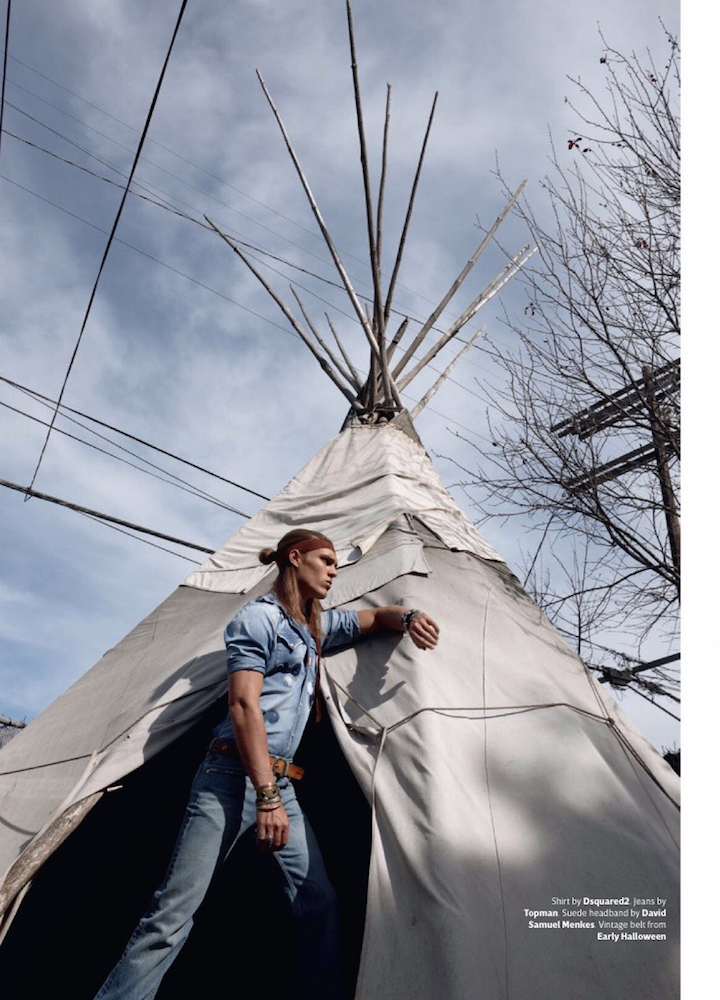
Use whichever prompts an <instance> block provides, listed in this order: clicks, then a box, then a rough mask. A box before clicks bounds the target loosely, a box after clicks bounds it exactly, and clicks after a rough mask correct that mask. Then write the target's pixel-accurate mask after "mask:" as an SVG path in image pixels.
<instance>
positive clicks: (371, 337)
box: [255, 70, 380, 359]
mask: <svg viewBox="0 0 720 1000" xmlns="http://www.w3.org/2000/svg"><path fill="white" fill-rule="evenodd" d="M255 72H256V74H257V78H258V80H259V81H260V86H261V87H262V89H263V93H264V94H265V97H266V99H267V102H268V104H269V105H270V107H271V109H272V112H273V114H274V115H275V120H276V121H277V123H278V127H279V129H280V132H281V133H282V137H283V139H284V140H285V145H286V147H287V150H288V153H289V154H290V158H291V160H292V161H293V165H294V167H295V170H296V172H297V175H298V177H299V178H300V183H301V184H302V186H303V190H304V191H305V194H306V196H307V199H308V202H309V203H310V208H311V209H312V212H313V215H314V216H315V221H316V222H317V224H318V227H319V229H320V232H321V233H322V235H323V238H324V240H325V243H326V245H327V248H328V250H329V251H330V256H331V257H332V260H333V263H334V264H335V267H336V269H337V272H338V274H339V275H340V280H341V281H342V283H343V285H344V286H345V291H346V292H347V293H348V295H349V297H350V301H351V302H352V304H353V308H354V309H355V313H356V315H357V317H358V319H359V320H360V325H361V326H362V328H363V331H364V333H365V336H366V337H367V340H368V343H369V344H370V349H371V350H372V352H373V355H374V356H376V357H377V358H378V359H379V357H380V347H379V345H378V342H377V339H376V337H375V334H374V332H373V329H372V326H371V324H370V323H368V320H367V317H366V316H365V313H364V312H363V308H362V306H361V304H360V300H359V299H358V297H357V294H356V293H355V289H354V288H353V286H352V282H351V281H350V278H349V277H348V274H347V271H346V270H345V268H344V266H343V263H342V261H341V260H340V255H339V254H338V252H337V250H336V249H335V244H334V243H333V241H332V237H331V236H330V233H329V232H328V228H327V226H326V225H325V220H324V219H323V217H322V214H321V212H320V208H319V207H318V204H317V202H316V201H315V197H314V195H313V193H312V190H311V189H310V185H309V184H308V181H307V178H306V177H305V173H304V171H303V169H302V167H301V166H300V161H299V160H298V158H297V155H296V153H295V150H294V148H293V145H292V143H291V142H290V137H289V136H288V133H287V130H286V128H285V125H284V124H283V120H282V118H281V117H280V112H279V111H278V109H277V107H276V106H275V103H274V101H273V99H272V97H271V96H270V92H269V91H268V89H267V86H266V85H265V81H264V80H263V78H262V74H261V73H260V72H259V70H256V71H255Z"/></svg>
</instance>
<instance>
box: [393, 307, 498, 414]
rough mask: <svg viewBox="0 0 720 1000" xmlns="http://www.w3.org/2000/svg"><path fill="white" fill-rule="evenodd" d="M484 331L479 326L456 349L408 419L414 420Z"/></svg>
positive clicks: (483, 328)
mask: <svg viewBox="0 0 720 1000" xmlns="http://www.w3.org/2000/svg"><path fill="white" fill-rule="evenodd" d="M484 332H485V327H484V326H482V327H480V329H479V330H478V331H477V333H474V334H473V336H472V337H471V338H470V340H468V342H467V343H466V344H463V346H462V348H461V349H460V350H459V351H458V353H457V354H456V355H455V357H454V358H453V359H452V361H451V362H450V364H449V365H448V366H447V368H446V369H445V370H444V371H443V372H442V374H441V375H440V377H439V378H438V379H437V381H436V382H435V383H434V384H433V385H432V386H431V387H430V388H429V389H428V391H427V392H426V393H425V395H424V396H423V398H422V399H421V400H420V402H419V403H417V405H416V406H414V407H413V409H412V410H411V412H410V419H411V420H414V419H415V418H416V417H417V415H418V413H420V412H421V411H422V410H424V409H425V407H426V406H427V404H428V403H429V402H430V400H431V399H432V398H433V396H434V395H435V393H436V392H437V391H438V389H439V388H440V386H441V385H442V384H443V382H444V381H445V379H446V378H447V377H448V375H449V374H450V372H451V371H452V370H453V368H454V367H455V366H456V365H457V364H458V363H459V362H460V361H461V360H462V358H464V357H465V355H466V354H467V352H468V351H469V350H470V348H471V347H472V346H473V344H474V343H475V341H476V340H477V339H478V338H479V337H481V336H482V334H483V333H484Z"/></svg>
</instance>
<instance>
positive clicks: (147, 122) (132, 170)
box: [26, 0, 187, 499]
mask: <svg viewBox="0 0 720 1000" xmlns="http://www.w3.org/2000/svg"><path fill="white" fill-rule="evenodd" d="M186 6H187V0H182V5H181V7H180V13H179V14H178V19H177V23H176V24H175V30H174V31H173V35H172V38H171V40H170V45H169V47H168V50H167V54H166V56H165V62H164V63H163V67H162V70H161V72H160V78H159V80H158V82H157V86H156V87H155V93H154V94H153V99H152V102H151V104H150V110H149V111H148V114H147V118H146V120H145V126H144V128H143V131H142V135H141V136H140V143H139V145H138V148H137V152H136V154H135V159H134V161H133V165H132V167H131V168H130V175H129V177H128V182H127V186H126V188H125V192H124V194H123V196H122V200H121V202H120V206H119V208H118V211H117V215H116V216H115V222H114V223H113V227H112V230H111V231H110V236H109V238H108V242H107V245H106V247H105V252H104V253H103V256H102V260H101V261H100V267H99V269H98V273H97V277H96V278H95V284H94V285H93V289H92V292H91V293H90V301H89V302H88V305H87V309H86V310H85V316H84V318H83V322H82V326H81V327H80V333H79V335H78V338H77V342H76V344H75V348H74V350H73V352H72V356H71V358H70V362H69V364H68V366H67V370H66V372H65V377H64V379H63V383H62V387H61V389H60V394H59V395H58V401H57V407H56V409H55V411H54V413H53V417H52V420H51V421H50V426H49V427H48V432H47V436H46V438H45V442H44V444H43V446H42V450H41V452H40V457H39V458H38V461H37V465H36V466H35V471H34V472H33V475H32V479H31V481H30V487H29V488H30V489H32V486H33V484H34V483H35V480H36V479H37V475H38V472H39V471H40V465H41V464H42V460H43V456H44V455H45V450H46V448H47V445H48V441H49V440H50V435H51V433H52V430H53V427H54V425H55V419H56V417H57V413H58V410H59V407H60V402H61V401H62V397H63V394H64V392H65V387H66V386H67V382H68V379H69V378H70V372H71V371H72V367H73V365H74V363H75V358H76V357H77V352H78V349H79V347H80V342H81V341H82V338H83V334H84V333H85V328H86V326H87V322H88V319H89V317H90V310H91V309H92V305H93V302H94V301H95V293H96V292H97V288H98V285H99V283H100V276H101V275H102V272H103V270H104V268H105V262H106V260H107V258H108V254H109V253H110V247H111V245H112V241H113V237H114V236H115V232H116V230H117V227H118V225H119V223H120V216H121V215H122V210H123V207H124V205H125V201H126V200H127V196H128V193H129V191H130V185H131V184H132V179H133V176H134V174H135V169H136V167H137V165H138V162H139V160H140V153H141V152H142V148H143V145H144V142H145V137H146V135H147V133H148V130H149V128H150V121H151V120H152V115H153V111H154V110H155V105H156V104H157V99H158V97H159V96H160V88H161V87H162V83H163V80H164V79H165V71H166V70H167V67H168V63H169V62H170V55H171V53H172V50H173V46H174V44H175V39H176V38H177V35H178V32H179V30H180V24H181V22H182V18H183V14H184V13H185V8H186ZM29 496H30V494H29V493H28V497H29ZM26 499H27V498H26Z"/></svg>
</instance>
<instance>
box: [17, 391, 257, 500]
mask: <svg viewBox="0 0 720 1000" xmlns="http://www.w3.org/2000/svg"><path fill="white" fill-rule="evenodd" d="M0 382H6V383H7V384H8V385H11V386H13V388H15V389H19V390H20V391H21V392H24V393H26V394H27V395H28V396H31V397H32V398H33V399H37V400H43V401H45V402H47V403H52V404H53V405H54V404H55V402H56V400H54V399H51V398H50V397H49V396H43V394H42V393H41V392H38V391H37V390H36V389H30V388H29V387H28V386H26V385H22V384H21V383H20V382H14V381H13V380H12V379H10V378H7V377H6V376H5V375H0ZM60 409H61V410H67V411H68V412H69V413H74V414H75V415H76V416H78V417H83V419H85V420H90V421H91V422H92V423H94V424H98V426H100V427H105V428H106V429H107V430H110V431H114V432H115V433H116V434H121V435H122V436H123V437H126V438H128V439H129V440H130V441H136V442H137V443H138V444H141V445H144V446H145V447H146V448H151V449H152V450H153V451H157V452H159V453H160V454H161V455H166V456H167V457H168V458H172V459H174V460H175V461H176V462H181V463H182V464H183V465H187V466H189V467H190V468H191V469H197V470H198V472H204V473H205V475H207V476H212V478H213V479H218V480H220V482H223V483H228V484H229V485H230V486H235V487H236V488H237V489H239V490H244V491H245V493H251V494H252V495H253V496H254V497H259V498H260V500H270V499H271V498H270V497H266V496H265V494H264V493H258V492H257V490H252V489H250V487H249V486H243V485H242V484H241V483H236V482H235V480H233V479H228V478H227V477H226V476H221V475H220V474H219V473H218V472H211V471H210V469H206V468H204V467H203V466H202V465H197V464H196V463H195V462H191V461H190V460H189V459H187V458H181V456H180V455H175V454H174V453H173V452H171V451H166V450H165V448H160V447H159V446H158V445H156V444H151V443H150V442H149V441H146V440H145V439H144V438H141V437H138V436H137V435H135V434H130V432H129V431H124V430H121V429H120V428H119V427H115V426H114V425H113V424H109V423H106V422H105V421H104V420H100V419H98V417H93V416H91V415H90V414H89V413H83V411H82V410H75V409H73V407H72V406H68V405H67V404H66V403H61V404H60ZM68 419H69V418H68ZM80 426H83V425H82V424H81V425H80ZM84 429H85V430H90V429H91V428H89V427H85V428H84ZM106 440H107V439H106ZM113 443H114V442H113ZM116 447H120V445H116ZM136 457H139V456H136ZM143 461H146V459H143ZM164 471H165V470H164ZM168 475H172V473H168Z"/></svg>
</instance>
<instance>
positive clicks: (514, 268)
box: [398, 247, 535, 392]
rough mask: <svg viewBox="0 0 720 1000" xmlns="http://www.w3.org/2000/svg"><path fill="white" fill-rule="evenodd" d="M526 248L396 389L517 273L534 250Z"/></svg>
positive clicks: (400, 387) (437, 351) (401, 387)
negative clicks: (528, 251) (529, 250)
mask: <svg viewBox="0 0 720 1000" xmlns="http://www.w3.org/2000/svg"><path fill="white" fill-rule="evenodd" d="M527 249H528V248H527V247H525V248H524V250H522V251H521V252H520V253H519V254H518V255H517V257H515V258H514V260H512V261H511V262H510V263H509V264H508V265H506V267H504V268H503V270H502V271H501V272H500V274H498V275H497V277H495V278H493V280H492V281H491V282H490V283H489V284H488V285H486V286H485V288H484V289H483V290H482V292H481V293H480V294H479V295H478V297H477V298H476V299H475V300H474V301H473V302H472V303H471V304H470V305H469V306H468V307H467V309H466V310H465V311H464V312H463V313H462V315H461V316H459V317H458V319H456V320H455V322H454V323H453V325H452V326H451V327H450V329H449V330H448V332H447V333H446V334H444V336H442V337H441V338H440V340H438V342H437V343H436V344H433V346H432V347H431V348H430V350H429V351H428V352H427V354H425V356H424V357H423V358H421V359H420V360H419V361H418V362H417V364H416V365H415V367H414V368H412V369H411V371H410V372H409V373H408V374H407V375H405V376H404V377H403V378H402V379H401V380H400V382H399V383H398V389H399V391H400V392H402V390H403V389H406V388H407V386H408V385H409V384H410V383H411V382H412V380H413V379H414V378H415V376H416V375H417V374H418V373H419V372H420V371H422V369H423V368H424V367H425V365H427V364H428V363H429V362H430V361H432V359H433V358H434V357H435V355H436V354H438V353H439V351H441V350H442V349H443V347H444V346H445V345H446V344H447V343H448V342H449V341H450V340H452V338H453V337H454V336H455V334H457V333H458V332H459V331H460V330H461V329H462V328H463V326H465V324H466V323H467V322H468V321H469V320H470V319H472V317H473V316H474V315H475V313H476V312H477V311H478V310H479V309H480V308H482V306H484V305H485V304H486V303H487V302H489V301H490V299H491V298H493V296H495V295H497V293H498V292H499V291H500V289H501V288H502V287H503V286H504V285H506V284H507V283H508V281H510V279H511V278H512V277H514V275H516V274H517V272H518V271H519V270H520V268H521V267H522V266H523V265H524V264H526V263H527V261H528V260H529V259H530V257H532V255H533V254H534V253H535V250H532V251H531V252H530V253H527Z"/></svg>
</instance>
